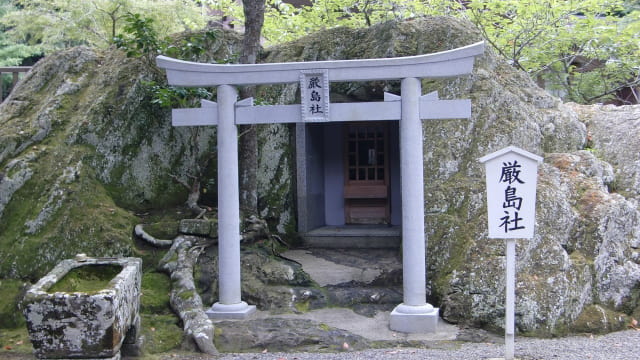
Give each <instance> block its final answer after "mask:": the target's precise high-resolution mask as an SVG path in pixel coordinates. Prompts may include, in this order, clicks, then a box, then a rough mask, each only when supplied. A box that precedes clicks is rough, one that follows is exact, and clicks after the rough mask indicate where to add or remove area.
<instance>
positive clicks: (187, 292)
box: [159, 235, 218, 355]
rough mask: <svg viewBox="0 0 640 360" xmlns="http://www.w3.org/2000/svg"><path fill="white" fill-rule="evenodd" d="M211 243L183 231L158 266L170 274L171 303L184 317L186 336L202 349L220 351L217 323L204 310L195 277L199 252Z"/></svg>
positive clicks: (208, 351)
mask: <svg viewBox="0 0 640 360" xmlns="http://www.w3.org/2000/svg"><path fill="white" fill-rule="evenodd" d="M211 244H212V243H211V242H210V241H209V242H207V241H205V240H204V239H203V238H200V237H196V236H187V235H180V236H178V237H177V238H176V239H175V240H174V241H173V245H172V246H171V249H169V251H168V252H167V254H166V255H165V256H164V257H163V258H162V260H160V264H159V269H160V270H162V271H165V272H167V273H169V275H170V277H171V295H170V302H171V307H172V308H173V309H174V310H175V311H176V312H177V313H178V316H180V319H182V322H183V323H184V334H185V336H186V337H187V339H190V340H192V341H193V342H194V343H195V344H196V346H197V347H198V349H199V350H200V351H202V352H203V353H206V354H209V355H217V354H218V350H217V349H216V346H215V345H214V343H213V334H214V326H213V323H212V322H211V320H209V318H208V317H207V314H206V313H205V312H204V309H203V304H202V299H201V298H200V295H198V291H197V289H196V286H195V283H194V280H193V269H194V266H195V264H196V261H197V259H198V256H199V255H200V253H201V252H202V251H203V250H204V248H205V247H207V246H209V245H211Z"/></svg>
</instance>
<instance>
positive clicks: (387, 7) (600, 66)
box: [239, 0, 640, 103]
mask: <svg viewBox="0 0 640 360" xmlns="http://www.w3.org/2000/svg"><path fill="white" fill-rule="evenodd" d="M267 3H268V7H267V11H266V14H265V26H264V31H263V35H264V37H265V39H266V41H267V44H274V43H280V42H284V41H289V40H293V39H296V38H298V37H301V36H305V35H307V34H309V33H313V32H315V31H317V30H320V29H325V28H331V27H336V26H349V27H366V26H371V25H373V24H376V23H379V22H382V21H387V20H406V19H411V18H414V17H416V16H422V15H450V16H457V17H462V18H466V19H469V20H471V21H472V22H474V23H475V24H476V25H477V26H478V28H479V29H480V31H481V32H482V33H483V35H484V37H485V38H486V39H487V41H488V43H489V44H491V45H492V46H493V48H494V49H495V51H496V52H497V53H499V54H500V55H502V56H503V57H505V58H506V59H507V60H508V61H509V62H510V63H511V64H512V65H513V66H514V67H516V68H518V69H521V70H524V71H527V72H528V73H529V74H531V75H532V76H533V77H534V78H535V79H537V80H538V82H539V83H540V84H541V85H543V86H544V87H545V88H547V89H548V90H550V91H552V92H553V93H555V94H556V95H558V96H561V97H563V98H564V99H565V100H569V101H576V102H580V103H592V102H603V101H609V100H613V99H614V98H615V95H616V91H618V90H620V89H621V88H623V87H626V86H638V85H640V56H639V55H640V51H639V49H640V36H639V34H640V5H639V4H638V1H623V0H581V1H575V0H544V1H539V0H473V1H462V0H422V1H421V0H406V1H399V0H315V1H313V2H312V5H311V6H303V7H301V8H295V7H293V6H291V5H289V4H287V3H285V2H283V1H281V0H268V2H267ZM239 18H240V19H241V17H239ZM240 21H242V20H240Z"/></svg>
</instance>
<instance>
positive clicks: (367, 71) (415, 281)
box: [156, 42, 484, 333]
mask: <svg viewBox="0 0 640 360" xmlns="http://www.w3.org/2000/svg"><path fill="white" fill-rule="evenodd" d="M483 52H484V43H483V42H479V43H475V44H472V45H469V46H465V47H461V48H458V49H453V50H449V51H443V52H439V53H434V54H426V55H418V56H408V57H399V58H386V59H366V60H336V61H313V62H291V63H277V64H201V63H193V62H187V61H181V60H176V59H171V58H168V57H165V56H159V57H158V58H157V60H156V61H157V64H158V66H159V67H161V68H163V69H166V71H167V79H168V81H169V84H170V85H174V86H190V87H198V86H205V87H210V86H217V87H218V95H217V102H210V101H202V106H201V107H200V108H196V109H174V110H173V113H172V123H173V125H174V126H211V125H217V126H218V132H217V133H218V173H219V174H222V173H224V174H225V176H221V177H219V180H218V228H219V229H218V238H219V239H218V247H219V249H218V253H219V268H218V270H219V272H218V276H219V287H220V289H219V293H220V298H219V301H218V302H217V303H215V304H214V305H213V306H212V307H211V309H210V310H209V311H208V312H207V313H208V315H209V316H210V317H212V318H246V317H247V316H249V315H250V314H251V313H252V312H254V311H255V307H254V306H251V305H248V304H246V303H245V302H243V301H242V299H241V280H240V214H239V186H238V144H237V125H241V124H273V123H298V122H336V121H340V122H346V121H378V120H399V121H400V124H399V128H400V172H401V189H402V190H401V191H402V249H403V303H402V304H399V305H398V306H397V307H396V308H395V309H394V310H393V312H392V313H391V320H390V327H391V329H392V330H395V331H402V332H408V333H422V332H433V331H435V330H436V327H437V323H438V317H439V316H438V313H439V311H438V309H437V308H434V307H433V306H432V305H430V304H428V303H427V302H426V264H425V252H426V249H425V235H424V233H425V232H424V176H423V166H422V164H423V153H422V152H423V147H422V143H423V139H422V120H423V119H454V118H469V117H470V116H471V102H470V101H469V100H440V99H438V95H437V93H435V92H434V93H430V94H427V95H424V96H422V87H421V82H420V78H444V77H455V76H460V75H465V74H469V73H471V71H472V70H473V63H474V60H475V57H476V56H479V55H481V54H482V53H483ZM398 79H400V80H401V90H400V91H401V96H396V95H391V94H385V101H381V102H368V103H340V104H331V103H330V102H329V96H328V87H329V86H328V85H329V83H330V82H332V81H334V82H335V81H370V80H398ZM282 83H300V84H302V86H306V87H307V89H305V90H304V92H303V94H302V95H303V98H302V102H301V104H296V105H273V106H254V105H253V100H252V99H245V100H242V101H239V102H238V101H237V90H236V88H235V86H238V85H261V84H282ZM311 85H312V88H311V89H310V88H309V86H311ZM315 85H319V86H324V88H317V87H315ZM307 90H315V91H316V93H313V91H307ZM319 90H322V92H321V91H319ZM325 110H326V113H324V111H325ZM318 111H322V112H323V113H322V116H320V115H321V114H320V113H319V112H318Z"/></svg>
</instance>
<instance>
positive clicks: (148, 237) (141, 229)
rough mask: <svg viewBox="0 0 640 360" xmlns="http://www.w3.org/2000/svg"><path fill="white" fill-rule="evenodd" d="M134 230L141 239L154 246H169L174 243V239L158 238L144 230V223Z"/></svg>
mask: <svg viewBox="0 0 640 360" xmlns="http://www.w3.org/2000/svg"><path fill="white" fill-rule="evenodd" d="M133 232H134V233H135V234H136V236H137V237H139V238H140V239H142V240H144V241H146V242H148V243H149V244H151V245H153V246H157V247H169V246H171V245H172V244H173V240H162V239H157V238H156V237H154V236H153V235H151V234H149V233H148V232H146V231H144V225H142V224H138V225H136V227H135V228H134V229H133Z"/></svg>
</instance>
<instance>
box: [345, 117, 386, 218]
mask: <svg viewBox="0 0 640 360" xmlns="http://www.w3.org/2000/svg"><path fill="white" fill-rule="evenodd" d="M344 133H345V151H344V154H345V161H344V164H345V172H344V173H345V184H344V209H345V222H346V223H347V224H389V223H390V209H389V203H390V201H389V200H390V199H389V197H390V196H389V194H390V191H389V155H388V152H389V151H388V149H389V128H388V124H387V123H386V122H382V121H377V122H373V123H353V124H347V125H345V131H344Z"/></svg>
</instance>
